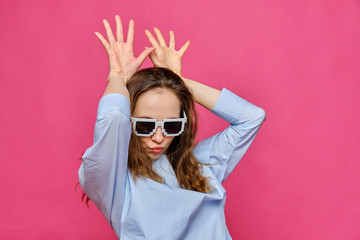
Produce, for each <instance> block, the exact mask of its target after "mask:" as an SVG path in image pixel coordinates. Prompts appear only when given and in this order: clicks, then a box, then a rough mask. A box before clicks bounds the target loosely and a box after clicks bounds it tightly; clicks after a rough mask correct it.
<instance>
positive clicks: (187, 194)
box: [79, 89, 265, 240]
mask: <svg viewBox="0 0 360 240" xmlns="http://www.w3.org/2000/svg"><path fill="white" fill-rule="evenodd" d="M211 112H213V113H214V114H216V115H217V116H219V117H221V118H223V119H224V120H226V121H228V122H230V126H229V127H228V128H226V129H225V130H224V131H223V132H220V133H218V134H216V135H215V136H212V137H209V138H207V139H205V140H203V141H201V142H200V143H199V144H198V145H197V146H196V147H195V149H194V154H195V156H196V157H197V159H198V160H199V161H200V162H203V163H207V164H212V165H208V166H203V169H202V171H203V176H205V177H210V181H209V183H210V185H211V187H212V188H214V190H213V191H212V192H211V193H201V192H196V191H191V190H186V189H182V188H180V187H179V184H178V181H177V179H176V177H175V174H174V171H173V169H172V167H171V164H170V163H169V161H168V159H167V157H166V156H165V155H163V156H161V157H160V158H159V159H157V160H154V162H153V169H154V170H155V171H156V172H157V173H158V174H159V175H160V176H162V177H163V178H164V180H165V182H164V183H158V182H155V181H153V180H151V179H148V178H139V179H138V180H137V181H136V183H135V182H134V180H133V178H132V177H131V174H130V172H129V170H128V169H127V159H128V146H129V140H130V134H131V131H132V130H131V122H130V104H129V101H128V99H127V98H126V97H125V96H123V95H120V94H116V93H113V94H109V95H106V96H104V97H102V98H101V100H100V102H99V107H98V113H97V121H96V124H95V134H94V144H93V146H91V147H90V148H88V149H87V150H86V152H85V153H84V155H83V157H82V159H83V161H82V164H81V166H80V169H79V182H80V185H81V187H82V188H83V190H84V191H85V193H86V194H87V195H88V196H89V197H90V199H91V200H92V201H93V202H94V204H95V205H96V206H97V207H98V208H99V209H100V211H101V212H102V213H103V214H104V216H105V218H106V219H107V220H108V222H109V223H110V225H111V227H112V228H113V229H114V231H115V233H116V235H117V236H118V237H119V238H120V239H121V240H141V239H146V240H155V239H156V240H199V239H206V240H223V239H224V240H225V239H227V240H228V239H231V237H230V234H229V231H228V229H227V227H226V223H225V215H224V207H225V200H226V192H225V189H224V188H223V186H222V185H221V184H222V182H223V181H224V180H225V179H226V178H227V177H228V176H229V174H230V173H231V171H232V170H233V169H234V167H235V166H236V165H237V164H238V162H239V160H240V159H241V158H242V157H243V155H244V154H245V152H246V150H247V149H248V148H249V146H250V144H251V142H252V141H253V140H254V138H255V135H256V133H257V131H258V130H259V128H260V126H261V124H262V123H263V121H264V120H265V112H264V110H263V109H261V108H259V107H256V106H255V105H253V104H251V103H249V102H247V101H245V100H244V99H242V98H240V97H238V96H236V95H235V94H233V93H231V92H230V91H228V90H226V89H223V90H222V92H221V95H220V97H219V99H218V100H217V102H216V105H215V107H214V109H213V110H212V111H211Z"/></svg>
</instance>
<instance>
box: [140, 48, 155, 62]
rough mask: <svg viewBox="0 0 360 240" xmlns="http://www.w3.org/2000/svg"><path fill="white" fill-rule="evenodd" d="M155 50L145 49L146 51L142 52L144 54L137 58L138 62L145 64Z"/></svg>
mask: <svg viewBox="0 0 360 240" xmlns="http://www.w3.org/2000/svg"><path fill="white" fill-rule="evenodd" d="M154 50H155V48H153V47H145V50H144V51H142V53H141V54H140V55H139V56H138V57H137V60H138V61H139V62H140V63H143V62H144V61H145V59H146V58H147V56H149V54H150V53H151V52H152V51H154Z"/></svg>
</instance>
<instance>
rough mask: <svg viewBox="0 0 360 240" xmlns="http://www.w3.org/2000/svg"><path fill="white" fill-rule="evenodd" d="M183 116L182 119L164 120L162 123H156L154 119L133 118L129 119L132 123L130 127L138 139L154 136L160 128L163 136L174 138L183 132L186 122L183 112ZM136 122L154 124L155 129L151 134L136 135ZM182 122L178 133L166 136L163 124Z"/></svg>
mask: <svg viewBox="0 0 360 240" xmlns="http://www.w3.org/2000/svg"><path fill="white" fill-rule="evenodd" d="M183 114H184V117H182V118H166V119H164V120H162V121H156V119H153V118H134V117H131V122H132V125H133V129H134V132H135V134H136V135H137V136H140V137H151V136H152V135H154V133H155V132H156V130H157V128H158V127H161V132H162V133H163V134H164V135H165V136H168V137H176V136H179V135H180V134H181V133H182V132H183V131H184V126H185V123H186V122H187V117H186V113H185V111H183ZM137 121H141V122H153V123H155V127H154V129H153V130H152V132H151V133H149V134H141V133H137V132H136V122H137ZM179 121H180V122H182V124H181V130H180V132H178V133H174V134H168V133H167V132H166V131H165V129H164V123H165V122H179Z"/></svg>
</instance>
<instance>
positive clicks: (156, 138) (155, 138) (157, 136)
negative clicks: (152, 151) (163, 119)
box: [151, 127, 165, 143]
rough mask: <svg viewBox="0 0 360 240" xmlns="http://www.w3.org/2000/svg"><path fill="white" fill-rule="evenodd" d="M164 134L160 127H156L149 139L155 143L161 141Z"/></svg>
mask: <svg viewBox="0 0 360 240" xmlns="http://www.w3.org/2000/svg"><path fill="white" fill-rule="evenodd" d="M164 138H165V136H164V134H163V133H162V131H161V127H158V128H157V129H156V131H155V133H154V134H153V135H152V136H151V139H152V140H153V141H154V142H156V143H161V142H162V141H164Z"/></svg>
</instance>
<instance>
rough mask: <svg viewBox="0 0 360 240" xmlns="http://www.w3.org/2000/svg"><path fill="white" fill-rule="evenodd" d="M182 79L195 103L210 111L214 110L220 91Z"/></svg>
mask: <svg viewBox="0 0 360 240" xmlns="http://www.w3.org/2000/svg"><path fill="white" fill-rule="evenodd" d="M182 79H183V81H184V82H185V83H186V86H187V87H188V88H189V90H190V91H191V92H192V94H193V95H194V98H195V101H196V102H197V103H198V104H200V105H201V106H203V107H205V108H206V109H208V110H209V111H211V110H212V109H213V108H214V106H215V103H216V101H217V100H218V98H219V96H220V93H221V91H220V90H218V89H215V88H212V87H209V86H206V85H204V84H202V83H199V82H196V81H193V80H190V79H187V78H182Z"/></svg>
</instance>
